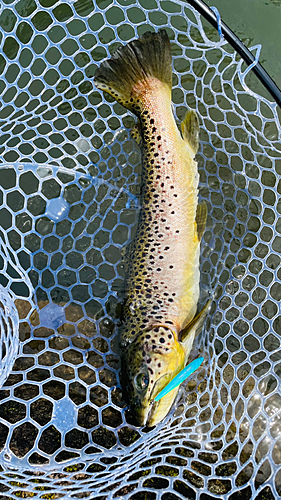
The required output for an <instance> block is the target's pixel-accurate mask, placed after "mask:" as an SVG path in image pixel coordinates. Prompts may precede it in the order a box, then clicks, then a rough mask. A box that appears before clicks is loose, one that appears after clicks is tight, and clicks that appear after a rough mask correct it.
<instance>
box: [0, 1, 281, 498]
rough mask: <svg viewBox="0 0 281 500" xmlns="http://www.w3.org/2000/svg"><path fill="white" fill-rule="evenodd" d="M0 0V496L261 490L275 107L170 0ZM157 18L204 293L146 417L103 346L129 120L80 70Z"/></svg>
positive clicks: (255, 493)
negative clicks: (199, 222) (192, 366)
mask: <svg viewBox="0 0 281 500" xmlns="http://www.w3.org/2000/svg"><path fill="white" fill-rule="evenodd" d="M1 9H2V10H1V13H0V25H1V49H0V50H1V55H0V71H1V76H0V106H1V108H0V128H1V134H0V135H1V137H0V162H1V165H0V188H1V189H0V201H1V208H0V225H1V231H0V244H1V258H0V264H1V265H0V268H1V275H0V283H1V288H0V329H1V338H0V358H1V365H0V368H1V377H0V381H1V383H2V385H1V390H0V400H1V401H0V449H1V451H0V463H1V469H0V494H1V499H6V500H8V499H9V500H10V499H17V498H49V499H51V498H52V499H53V498H65V499H69V498H95V499H98V500H105V499H112V498H122V499H126V500H127V499H128V500H129V499H130V500H155V499H159V500H160V499H161V500H179V499H186V498H187V499H189V500H211V499H215V498H225V499H229V500H238V499H240V498H243V500H247V499H259V500H262V499H267V500H268V499H276V498H279V497H280V495H281V470H280V463H281V437H280V435H281V395H280V394H281V391H280V375H281V362H280V359H281V350H280V334H281V315H280V305H279V304H280V298H281V285H280V278H281V267H280V261H281V259H280V251H281V219H280V213H281V204H280V194H281V182H280V174H281V145H280V122H279V115H278V113H279V111H278V108H277V105H276V104H273V103H272V102H270V101H269V100H268V99H267V97H266V96H264V95H263V96H262V95H260V94H261V93H262V92H263V90H262V87H261V85H260V84H258V82H257V81H256V80H255V77H254V76H253V75H252V74H251V72H249V71H248V70H247V67H246V66H244V63H243V62H242V61H241V59H240V58H239V57H238V56H237V54H235V53H234V51H233V49H232V48H231V47H230V46H229V45H228V44H226V43H225V42H224V40H223V39H220V38H219V36H218V35H217V33H216V31H215V30H214V29H213V28H210V26H209V25H208V24H207V23H206V22H205V21H204V20H203V19H201V18H200V16H199V14H197V13H196V11H195V10H194V9H193V8H191V7H189V6H188V5H187V4H185V3H181V2H180V1H179V0H177V2H171V1H165V0H163V1H160V0H118V1H117V0H97V1H96V3H94V2H93V1H92V0H78V1H75V2H73V1H68V2H60V1H58V0H40V1H39V0H36V1H35V0H18V1H13V0H3V1H2V2H1ZM161 27H164V28H165V29H166V30H167V32H168V34H169V37H170V39H171V41H172V54H173V69H174V77H173V78H174V79H173V85H174V86H173V102H174V111H175V116H176V117H177V119H178V121H180V120H181V119H182V118H183V116H184V115H185V113H186V110H187V109H189V108H193V109H196V110H197V112H198V115H199V119H200V149H199V153H198V155H197V158H198V166H199V172H200V198H201V200H205V201H206V203H207V206H208V214H209V215H208V221H207V228H206V231H205V235H204V238H203V242H202V251H201V277H202V278H201V298H200V303H199V307H202V305H203V304H204V303H205V301H206V299H207V298H208V297H209V296H211V297H212V298H213V302H212V307H211V311H210V314H209V316H208V319H207V321H206V325H205V327H204V330H203V332H202V333H201V334H200V335H199V337H198V338H197V340H196V343H195V345H194V349H193V351H192V353H191V357H190V360H191V359H193V358H194V357H196V356H197V355H198V354H200V355H203V356H204V358H205V362H204V364H203V365H202V367H200V369H199V370H198V371H197V372H196V374H194V375H193V376H192V377H191V378H190V379H189V381H188V382H187V383H186V384H185V385H184V386H183V387H181V389H180V393H179V397H178V399H177V401H176V404H175V405H174V407H173V408H172V410H171V411H170V413H169V415H168V416H167V417H166V419H165V421H164V422H162V423H161V424H159V425H158V426H157V427H156V428H154V429H153V430H149V429H140V428H136V427H134V423H133V421H132V420H131V417H130V414H129V412H128V408H127V406H126V403H125V402H124V398H123V395H122V391H121V386H120V383H119V356H118V349H117V326H118V320H119V318H120V290H122V286H123V276H124V254H125V251H124V249H125V247H126V245H127V244H128V243H129V241H130V239H131V238H132V235H133V231H134V228H135V227H136V222H137V218H138V210H139V189H140V173H141V158H140V151H139V149H138V146H137V145H136V144H135V143H134V142H133V140H132V139H131V137H130V129H131V127H132V125H133V124H134V120H135V119H134V117H133V116H132V115H131V114H130V113H129V112H127V111H126V110H125V109H124V108H123V107H122V106H121V105H120V104H117V103H116V102H113V100H112V99H111V98H110V97H109V96H108V95H102V94H101V93H100V92H99V91H97V90H96V89H95V88H94V86H93V76H94V73H95V70H96V68H97V66H98V65H99V63H100V61H102V60H103V59H105V58H107V57H108V56H110V54H112V52H113V51H114V50H115V49H116V48H117V47H119V46H120V45H121V44H124V43H126V42H128V41H129V40H132V39H133V38H135V37H137V36H139V35H141V34H142V33H144V32H145V31H147V30H158V29H159V28H161ZM259 85H260V86H259ZM253 88H254V89H256V91H257V89H258V92H259V94H256V93H255V92H254V90H253Z"/></svg>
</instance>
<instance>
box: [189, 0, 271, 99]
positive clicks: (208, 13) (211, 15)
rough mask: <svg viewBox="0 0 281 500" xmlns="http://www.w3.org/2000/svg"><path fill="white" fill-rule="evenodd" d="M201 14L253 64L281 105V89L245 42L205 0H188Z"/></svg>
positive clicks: (249, 63)
mask: <svg viewBox="0 0 281 500" xmlns="http://www.w3.org/2000/svg"><path fill="white" fill-rule="evenodd" d="M186 1H187V2H188V3H190V5H192V7H194V8H195V9H196V10H197V11H198V12H199V14H201V15H202V16H203V17H204V18H205V19H206V20H207V21H208V22H209V23H210V24H211V25H212V26H213V27H214V28H216V29H217V30H218V31H219V34H220V33H221V34H222V36H223V37H224V39H225V40H226V41H227V42H228V43H229V44H230V45H231V46H232V47H233V48H234V49H235V50H236V52H237V53H238V54H239V55H240V56H241V57H242V59H243V60H244V61H245V63H246V64H248V66H250V65H251V64H253V67H252V68H251V69H252V71H253V72H254V73H255V75H256V76H257V77H258V79H259V80H260V81H261V83H262V84H263V86H264V87H265V88H266V89H267V90H268V92H269V93H270V94H271V96H272V97H273V98H274V100H275V101H276V103H277V104H278V106H280V107H281V90H280V89H279V87H278V86H277V85H276V83H275V82H274V81H273V80H272V78H271V77H270V76H269V74H268V73H267V72H266V71H265V69H264V67H263V66H262V65H261V64H260V63H259V62H258V61H256V59H255V57H254V55H253V54H252V52H251V51H250V50H249V49H247V47H246V46H245V45H244V43H243V42H242V41H241V40H240V39H239V38H238V37H237V36H236V35H235V33H233V31H232V30H231V29H230V28H229V27H228V26H227V24H225V23H224V22H223V21H222V20H221V19H220V17H218V16H217V15H216V13H215V12H214V11H213V10H212V9H211V8H210V7H209V6H208V5H207V4H206V3H205V2H203V0H186Z"/></svg>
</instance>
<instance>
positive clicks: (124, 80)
mask: <svg viewBox="0 0 281 500" xmlns="http://www.w3.org/2000/svg"><path fill="white" fill-rule="evenodd" d="M155 80H157V81H158V83H159V82H160V83H161V84H164V85H165V86H166V87H167V89H168V91H169V92H170V93H171V89H172V56H171V46H170V41H169V38H168V35H167V33H166V31H165V30H164V29H161V30H159V31H158V33H150V32H147V33H145V34H144V35H142V36H141V37H140V38H139V39H137V40H133V41H132V42H130V43H128V44H127V45H125V46H123V47H121V48H119V49H117V50H116V51H115V52H114V54H113V56H112V57H111V59H108V60H106V61H104V62H102V63H101V65H100V67H99V68H98V69H97V71H96V74H95V79H94V83H95V85H96V87H97V88H98V89H100V90H103V91H105V92H107V93H108V94H110V95H111V96H112V97H114V99H116V101H118V102H120V103H121V104H122V105H123V106H124V107H125V108H128V109H130V110H131V111H132V112H133V113H135V114H139V113H140V112H141V110H142V98H143V97H144V95H145V93H146V92H147V89H148V88H150V87H152V90H153V88H155Z"/></svg>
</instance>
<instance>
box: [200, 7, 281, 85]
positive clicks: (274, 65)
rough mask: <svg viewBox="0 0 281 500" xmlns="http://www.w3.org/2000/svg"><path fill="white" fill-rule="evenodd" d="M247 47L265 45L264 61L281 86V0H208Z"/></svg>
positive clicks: (273, 77) (262, 57) (262, 54)
mask: <svg viewBox="0 0 281 500" xmlns="http://www.w3.org/2000/svg"><path fill="white" fill-rule="evenodd" d="M205 1H206V3H207V4H208V5H209V6H210V7H211V6H215V7H217V9H218V10H219V12H220V15H221V18H222V20H223V21H224V22H225V23H226V24H227V25H228V26H229V28H230V29H232V31H233V32H234V33H235V34H236V35H237V36H238V37H239V38H240V39H241V40H242V41H243V42H244V43H245V45H246V46H247V47H251V46H254V45H257V44H259V43H260V44H261V45H262V51H261V54H260V63H261V64H262V65H263V66H264V68H265V69H266V71H267V72H268V73H269V75H270V76H271V78H272V79H273V80H274V81H275V83H276V84H277V85H278V86H279V87H281V60H280V57H279V54H280V52H281V37H280V24H281V1H280V0H235V2H233V0H205Z"/></svg>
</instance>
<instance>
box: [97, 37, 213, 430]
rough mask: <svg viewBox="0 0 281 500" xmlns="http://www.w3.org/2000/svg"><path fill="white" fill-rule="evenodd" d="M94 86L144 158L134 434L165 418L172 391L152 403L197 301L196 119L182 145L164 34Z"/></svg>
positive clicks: (125, 351) (116, 62)
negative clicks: (114, 105)
mask: <svg viewBox="0 0 281 500" xmlns="http://www.w3.org/2000/svg"><path fill="white" fill-rule="evenodd" d="M95 84H96V86H97V87H98V88H100V89H102V90H104V91H106V92H108V93H109V94H111V95H112V96H113V97H114V98H115V99H116V100H117V101H119V102H120V103H121V104H123V105H124V106H125V107H127V108H129V109H131V111H132V112H133V113H134V114H136V115H137V116H138V118H139V123H138V124H136V126H135V127H134V129H133V131H132V135H133V137H134V138H135V139H136V141H137V142H138V144H139V145H140V147H141V149H142V162H143V171H142V195H141V205H142V208H141V211H140V218H139V223H138V227H137V230H136V234H135V237H134V239H133V241H132V243H131V245H130V249H129V252H128V255H127V260H128V270H127V276H126V285H125V304H124V314H123V316H124V318H123V323H122V326H121V329H120V348H121V360H122V385H123V387H125V389H126V391H127V394H128V398H129V401H130V405H131V409H132V411H133V413H134V415H135V418H136V421H137V423H139V425H144V424H147V425H149V426H152V425H155V424H156V423H158V422H159V421H160V420H162V418H163V417H164V416H165V415H166V414H167V412H168V411H169V408H170V407H171V404H172V402H173V400H174V398H175V396H176V394H177V389H174V390H173V391H171V392H170V393H169V394H168V395H167V396H166V397H164V398H162V399H161V400H160V401H157V402H154V397H155V396H156V395H157V394H158V393H159V391H160V390H162V389H163V388H164V387H165V385H167V383H168V382H169V381H170V380H172V378H174V376H176V375H177V373H179V372H180V371H181V370H182V369H183V368H184V366H185V364H186V362H187V358H188V355H189V352H190V350H191V348H192V344H193V341H194V337H195V333H196V331H197V327H198V324H197V322H196V321H195V322H193V325H192V328H191V331H189V332H188V335H182V331H184V329H185V328H186V327H187V326H188V324H189V323H190V322H191V321H192V320H193V318H194V315H195V313H196V309H197V302H198V297H199V277H200V276H199V250H200V234H199V231H198V229H200V224H201V226H202V221H201V222H200V220H199V225H198V224H197V218H196V217H197V205H198V172H197V163H196V161H195V160H194V156H195V154H196V152H197V149H198V118H197V115H196V114H195V113H194V112H189V113H187V116H186V118H185V120H184V122H183V124H182V136H181V135H180V132H179V130H178V127H177V125H176V122H175V120H174V117H173V113H172V108H171V88H172V68H171V50H170V42H169V39H168V36H167V34H166V32H165V31H164V30H160V31H159V32H158V33H154V34H151V33H146V34H145V35H144V36H143V37H141V38H140V39H139V40H135V41H133V42H131V43H129V44H128V45H127V46H125V47H123V48H121V49H118V50H117V51H116V52H115V54H114V55H113V57H112V58H111V59H110V60H108V61H105V62H103V63H102V64H101V66H100V68H99V70H97V73H96V77H95ZM203 216H204V211H203ZM199 219H200V218H199ZM200 230H201V233H202V227H201V229H200ZM202 318H204V315H203V316H202V315H201V316H200V317H199V323H200V325H201V324H202ZM182 340H184V341H182Z"/></svg>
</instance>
